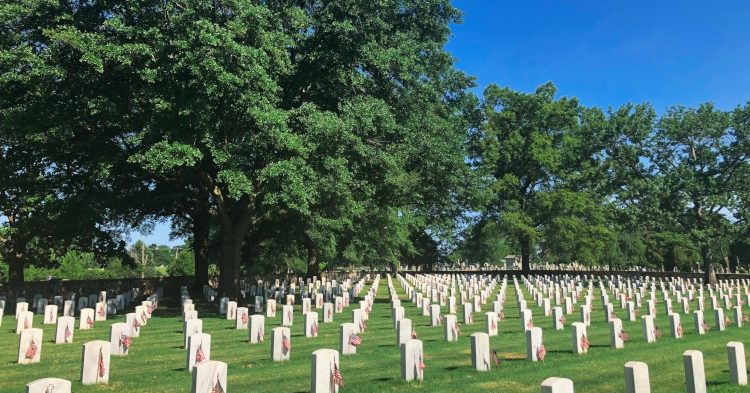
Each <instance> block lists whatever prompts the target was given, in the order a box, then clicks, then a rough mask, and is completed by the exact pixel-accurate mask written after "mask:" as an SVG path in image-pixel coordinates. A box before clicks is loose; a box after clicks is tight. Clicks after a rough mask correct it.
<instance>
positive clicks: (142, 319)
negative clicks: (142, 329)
mask: <svg viewBox="0 0 750 393" xmlns="http://www.w3.org/2000/svg"><path fill="white" fill-rule="evenodd" d="M146 320H148V316H147V315H146V312H145V311H141V321H143V322H146Z"/></svg>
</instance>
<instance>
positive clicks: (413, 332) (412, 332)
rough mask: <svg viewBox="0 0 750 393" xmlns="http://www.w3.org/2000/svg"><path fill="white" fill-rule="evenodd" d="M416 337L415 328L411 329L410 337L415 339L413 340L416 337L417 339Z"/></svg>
mask: <svg viewBox="0 0 750 393" xmlns="http://www.w3.org/2000/svg"><path fill="white" fill-rule="evenodd" d="M417 337H418V336H417V331H416V330H414V329H411V338H413V339H415V340H416V339H417Z"/></svg>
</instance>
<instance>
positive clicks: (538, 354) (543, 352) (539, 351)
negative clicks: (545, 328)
mask: <svg viewBox="0 0 750 393" xmlns="http://www.w3.org/2000/svg"><path fill="white" fill-rule="evenodd" d="M546 356H547V350H545V349H544V344H539V348H537V349H536V358H537V359H538V360H541V361H544V358H545V357H546Z"/></svg>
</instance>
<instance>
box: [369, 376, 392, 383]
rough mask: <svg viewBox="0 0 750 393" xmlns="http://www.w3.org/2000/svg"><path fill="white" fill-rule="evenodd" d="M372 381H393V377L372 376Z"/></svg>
mask: <svg viewBox="0 0 750 393" xmlns="http://www.w3.org/2000/svg"><path fill="white" fill-rule="evenodd" d="M372 381H373V382H388V381H393V378H390V377H382V378H374V379H373V380H372Z"/></svg>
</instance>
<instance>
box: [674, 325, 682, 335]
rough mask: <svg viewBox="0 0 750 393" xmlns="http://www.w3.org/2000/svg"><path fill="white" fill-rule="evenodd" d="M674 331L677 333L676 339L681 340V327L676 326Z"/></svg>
mask: <svg viewBox="0 0 750 393" xmlns="http://www.w3.org/2000/svg"><path fill="white" fill-rule="evenodd" d="M675 330H676V333H677V338H682V325H677V329H675Z"/></svg>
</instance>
